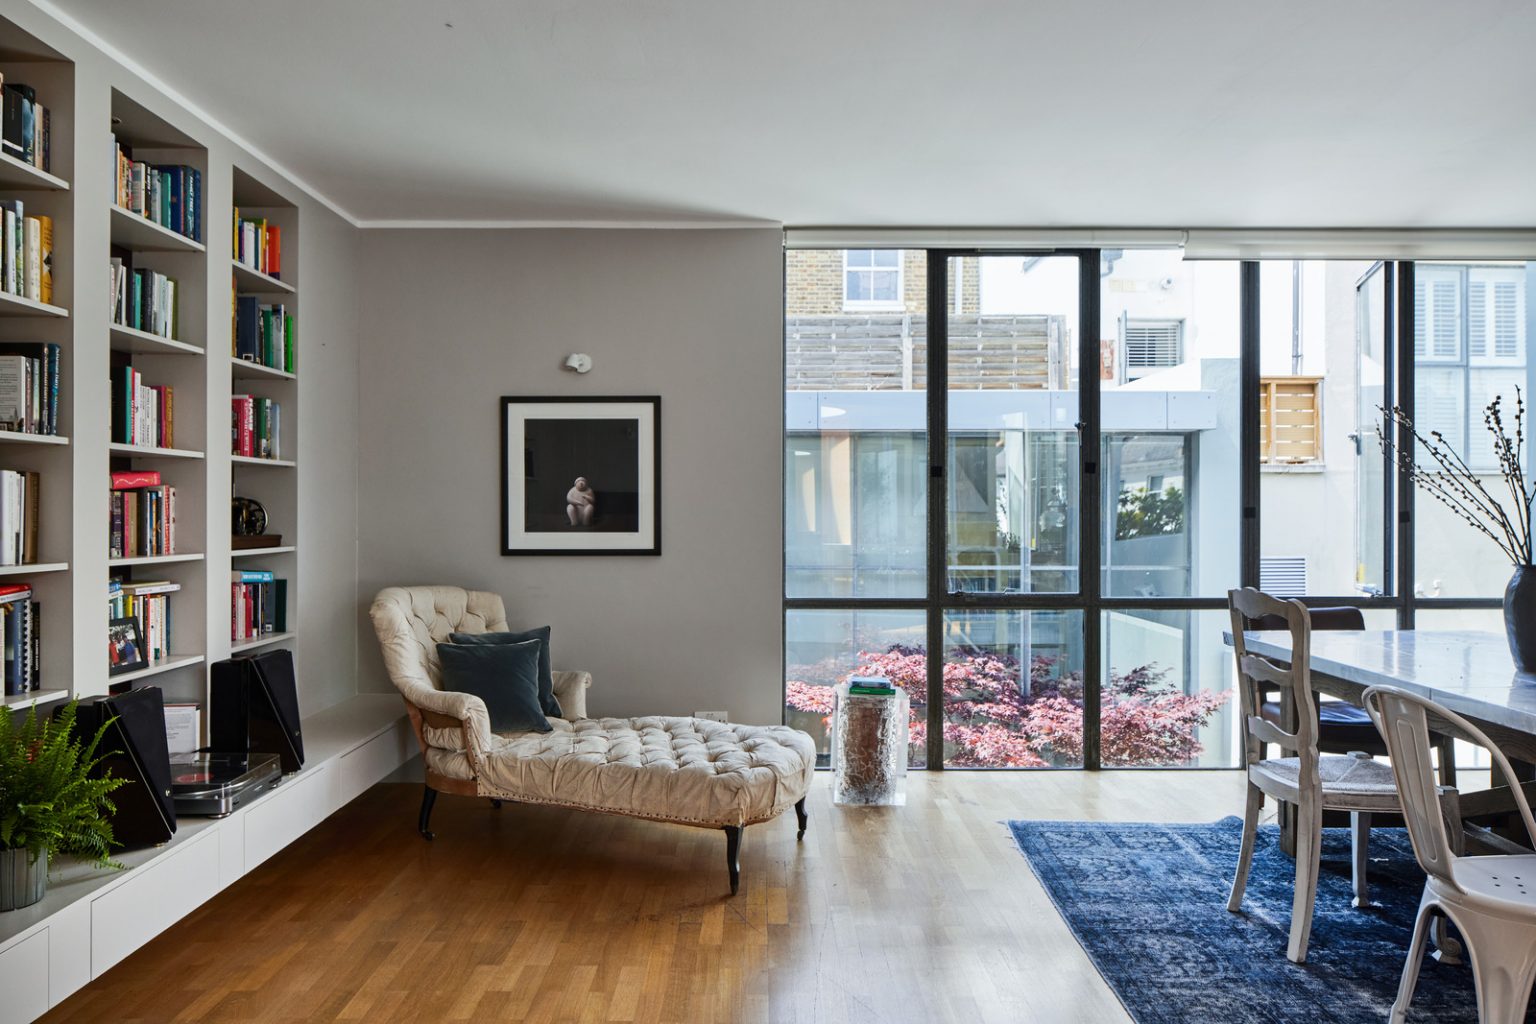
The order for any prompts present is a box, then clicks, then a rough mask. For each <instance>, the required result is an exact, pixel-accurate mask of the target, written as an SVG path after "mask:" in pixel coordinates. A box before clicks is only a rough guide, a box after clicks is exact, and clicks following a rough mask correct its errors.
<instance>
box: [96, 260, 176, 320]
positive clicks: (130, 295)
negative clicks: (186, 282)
mask: <svg viewBox="0 0 1536 1024" xmlns="http://www.w3.org/2000/svg"><path fill="white" fill-rule="evenodd" d="M178 298H179V297H178V295H177V292H176V279H175V278H174V277H167V276H166V275H165V274H162V273H160V272H159V271H155V270H135V269H133V267H131V266H130V265H129V263H128V261H126V260H124V259H123V258H122V257H119V256H114V257H112V322H113V323H115V324H120V325H121V326H123V327H132V328H134V329H135V330H139V331H146V332H148V333H150V334H154V335H158V336H159V337H162V338H171V339H175V338H177V337H178V336H180V334H181V307H180V303H179V302H178Z"/></svg>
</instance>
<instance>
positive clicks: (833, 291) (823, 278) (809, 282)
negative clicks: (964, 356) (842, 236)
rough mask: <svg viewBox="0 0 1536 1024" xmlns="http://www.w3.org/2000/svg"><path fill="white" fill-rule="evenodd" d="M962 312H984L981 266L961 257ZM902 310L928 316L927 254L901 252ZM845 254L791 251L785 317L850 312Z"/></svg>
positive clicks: (786, 257) (786, 261)
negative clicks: (847, 298) (845, 276)
mask: <svg viewBox="0 0 1536 1024" xmlns="http://www.w3.org/2000/svg"><path fill="white" fill-rule="evenodd" d="M959 262H960V269H959V277H960V309H959V310H958V312H960V313H962V314H971V315H975V314H977V313H979V312H981V277H980V270H981V267H980V263H979V260H978V258H977V257H975V256H962V257H960V260H959ZM901 271H902V272H901V291H902V308H901V309H894V308H893V309H892V311H893V312H906V313H919V314H921V313H927V312H928V254H927V253H925V252H924V251H923V250H921V249H903V250H901ZM843 289H844V277H843V250H841V249H790V250H788V251H787V252H785V254H784V315H785V316H836V315H840V314H842V313H846V312H848V311H849V308H848V306H847V305H846V304H845V303H844V301H843V300H844V295H843Z"/></svg>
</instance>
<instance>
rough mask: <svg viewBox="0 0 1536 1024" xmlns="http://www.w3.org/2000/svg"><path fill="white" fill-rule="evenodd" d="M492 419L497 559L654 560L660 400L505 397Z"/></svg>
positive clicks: (648, 397)
mask: <svg viewBox="0 0 1536 1024" xmlns="http://www.w3.org/2000/svg"><path fill="white" fill-rule="evenodd" d="M499 413H500V424H499V430H500V432H501V553H502V555H504V556H537V555H560V556H565V555H588V556H590V555H652V556H658V555H660V554H661V398H660V396H658V395H639V396H627V395H604V396H598V397H587V396H560V397H548V396H532V395H506V396H503V397H502V399H501V402H500V405H499ZM514 461H515V462H516V466H515V467H514V465H513V463H514ZM589 465H591V466H592V468H586V467H587V466H589ZM594 470H595V474H594ZM588 476H591V477H592V479H591V481H590V482H588V481H587V477H588ZM582 483H585V484H586V487H587V490H586V492H585V493H586V494H587V495H588V497H587V499H586V500H585V501H583V502H574V501H572V500H570V499H572V497H573V495H575V494H576V492H577V490H578V486H579V485H580V484H582ZM562 496H563V498H564V499H566V501H565V504H564V506H563V507H562Z"/></svg>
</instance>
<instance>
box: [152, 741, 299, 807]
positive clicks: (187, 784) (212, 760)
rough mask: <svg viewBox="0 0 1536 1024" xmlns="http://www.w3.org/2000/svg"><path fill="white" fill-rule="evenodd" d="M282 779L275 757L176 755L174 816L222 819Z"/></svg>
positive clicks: (172, 770) (279, 766) (173, 793)
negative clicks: (175, 814)
mask: <svg viewBox="0 0 1536 1024" xmlns="http://www.w3.org/2000/svg"><path fill="white" fill-rule="evenodd" d="M281 777H282V766H281V764H280V763H279V761H278V758H277V755H276V754H254V753H253V754H177V755H176V756H175V757H172V758H171V794H172V796H173V798H174V799H175V801H176V813H177V814H178V815H183V814H185V815H193V816H200V817H207V818H222V817H224V816H225V815H226V814H229V813H230V812H232V811H234V810H235V809H236V808H238V807H240V806H241V805H243V804H246V803H248V802H250V801H251V800H253V799H255V798H256V797H258V796H260V795H261V794H262V793H265V792H266V791H267V790H269V789H271V788H272V787H273V786H275V785H277V781H278V779H279V778H281Z"/></svg>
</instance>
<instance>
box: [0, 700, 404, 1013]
mask: <svg viewBox="0 0 1536 1024" xmlns="http://www.w3.org/2000/svg"><path fill="white" fill-rule="evenodd" d="M304 733H305V747H306V752H307V753H308V754H309V764H308V766H307V767H306V768H305V769H304V770H303V771H302V772H299V773H298V774H296V775H292V776H289V777H288V778H286V779H284V780H283V782H282V783H281V784H280V785H278V786H277V787H276V788H275V789H273V790H272V791H271V792H269V793H266V794H263V795H262V796H260V797H258V798H256V800H255V801H254V802H252V803H251V804H250V805H249V806H246V807H242V808H240V809H239V810H237V811H235V812H234V813H233V814H231V815H230V816H229V817H227V818H222V819H219V820H209V819H196V818H194V819H188V820H186V821H183V822H182V828H181V829H180V830H179V831H178V833H177V835H176V837H175V838H174V839H172V840H171V842H170V843H168V844H166V845H165V846H163V847H157V848H155V849H150V850H132V851H129V852H127V853H124V854H122V855H120V856H119V857H118V858H117V859H119V860H121V861H122V862H123V863H125V864H127V865H128V866H129V869H128V870H127V871H122V872H117V871H107V870H103V869H101V868H96V867H94V866H92V865H87V864H83V863H80V862H72V863H66V864H65V865H63V866H57V865H56V869H57V870H56V871H55V872H54V873H52V874H50V876H49V894H48V895H47V896H45V897H44V899H43V903H41V904H38V905H35V906H33V907H31V908H27V909H23V910H17V911H12V912H11V913H10V914H0V1024H13V1022H16V1024H22V1022H25V1021H31V1020H35V1019H36V1018H38V1017H40V1016H42V1015H43V1014H44V1013H46V1012H47V1011H48V1009H49V1008H50V1007H53V1006H57V1005H58V1004H59V1003H61V1002H63V1001H64V1000H65V999H67V998H68V997H69V996H70V995H72V994H73V993H75V992H76V991H78V990H79V989H80V988H81V987H83V986H84V985H85V984H87V983H88V982H89V981H90V980H91V979H92V978H96V977H99V976H100V975H101V974H102V973H104V972H105V971H107V970H109V969H111V967H112V966H113V965H114V964H117V963H119V962H120V961H122V960H123V959H124V958H125V957H127V956H128V955H129V954H130V953H132V952H134V951H135V950H137V949H138V948H139V947H140V946H142V945H144V944H145V943H146V942H148V941H149V940H150V939H152V938H154V937H155V936H156V935H159V934H160V933H161V932H163V931H165V929H167V928H169V927H170V926H171V925H173V924H175V923H176V922H177V921H179V920H181V919H182V918H183V917H185V916H186V915H187V914H190V913H191V912H192V911H194V910H196V909H197V908H198V907H199V906H201V905H202V904H203V903H205V902H207V901H208V900H210V899H212V898H213V897H214V896H215V895H216V894H217V893H218V892H219V891H220V890H222V889H224V888H225V887H226V886H229V885H231V884H233V883H234V882H236V881H238V880H239V879H240V877H241V876H242V875H244V874H246V873H247V872H249V871H251V870H253V869H254V868H256V867H257V866H258V865H259V864H261V862H262V861H264V860H266V859H267V858H269V857H271V856H272V855H273V854H275V853H277V852H278V851H280V850H281V849H283V847H285V846H287V845H288V844H290V843H292V842H293V841H294V840H295V839H298V838H299V837H300V836H302V835H303V834H304V833H306V832H308V831H309V830H310V829H312V828H314V827H315V826H316V825H318V824H320V822H322V821H324V820H325V819H326V818H327V817H329V816H330V815H331V813H332V812H334V811H336V810H337V809H338V808H340V807H341V806H342V805H344V804H346V803H348V802H349V801H351V800H352V799H353V798H355V797H356V796H358V795H359V794H360V793H362V792H363V791H364V790H366V789H367V788H368V787H369V786H372V785H373V784H374V783H375V782H378V781H379V780H380V779H382V778H384V777H385V776H387V775H388V774H389V773H390V772H392V771H394V770H395V769H396V768H398V767H400V765H402V764H404V763H405V762H406V761H407V760H408V759H409V758H410V756H411V754H412V747H411V745H410V740H411V733H410V728H409V725H408V723H407V722H406V721H405V712H404V708H403V706H402V705H401V703H400V698H399V697H397V696H392V695H385V694H360V695H358V696H356V697H352V698H349V699H348V700H346V701H343V702H342V703H340V704H338V705H335V706H333V707H330V708H327V709H325V710H324V711H321V712H319V713H317V714H315V715H312V716H309V717H306V718H305V719H304Z"/></svg>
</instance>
